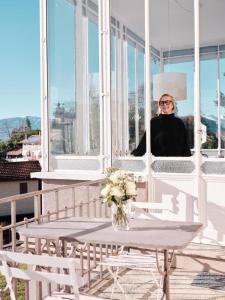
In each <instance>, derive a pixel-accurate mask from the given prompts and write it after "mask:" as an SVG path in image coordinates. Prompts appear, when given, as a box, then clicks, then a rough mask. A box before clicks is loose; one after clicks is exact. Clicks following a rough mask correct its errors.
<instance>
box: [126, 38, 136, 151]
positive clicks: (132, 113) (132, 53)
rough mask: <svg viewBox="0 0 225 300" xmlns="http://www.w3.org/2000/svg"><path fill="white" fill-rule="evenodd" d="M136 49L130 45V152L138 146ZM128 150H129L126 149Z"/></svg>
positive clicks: (128, 62)
mask: <svg viewBox="0 0 225 300" xmlns="http://www.w3.org/2000/svg"><path fill="white" fill-rule="evenodd" d="M135 63H136V61H135V47H134V46H133V45H132V44H130V43H128V47H127V72H128V74H127V76H128V120H129V121H128V122H129V125H128V128H129V150H130V151H132V150H133V149H134V148H135V146H136V138H135V136H136V135H135V133H136V132H135V112H136V111H135V108H136V95H137V94H136V76H135V75H136V74H135ZM126 150H128V149H126Z"/></svg>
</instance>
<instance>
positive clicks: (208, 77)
mask: <svg viewBox="0 0 225 300" xmlns="http://www.w3.org/2000/svg"><path fill="white" fill-rule="evenodd" d="M200 59H201V62H200V68H201V73H200V74H201V77H200V78H201V120H202V124H203V125H204V126H206V131H205V130H204V127H203V132H205V133H206V135H204V134H203V142H204V143H203V144H202V149H217V148H218V122H217V118H218V101H217V77H218V76H217V70H218V65H217V54H216V53H215V54H210V55H201V56H200ZM209 70H210V71H209ZM206 152H207V151H204V152H203V153H206ZM207 155H210V152H209V151H208V152H207Z"/></svg>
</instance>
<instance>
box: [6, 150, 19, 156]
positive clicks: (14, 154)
mask: <svg viewBox="0 0 225 300" xmlns="http://www.w3.org/2000/svg"><path fill="white" fill-rule="evenodd" d="M6 154H7V155H10V156H18V155H22V148H20V149H15V150H11V151H8V152H7V153H6Z"/></svg>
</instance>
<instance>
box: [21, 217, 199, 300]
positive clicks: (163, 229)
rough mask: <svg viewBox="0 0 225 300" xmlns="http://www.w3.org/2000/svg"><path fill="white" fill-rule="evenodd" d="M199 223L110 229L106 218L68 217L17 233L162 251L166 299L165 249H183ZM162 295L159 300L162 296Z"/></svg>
mask: <svg viewBox="0 0 225 300" xmlns="http://www.w3.org/2000/svg"><path fill="white" fill-rule="evenodd" d="M201 228H202V224H200V223H193V222H174V221H159V220H131V222H130V230H129V231H114V229H113V228H112V226H111V220H109V219H100V218H99V219H91V218H78V217H71V218H65V219H60V220H55V221H51V222H47V223H42V224H29V226H28V228H25V227H21V228H20V229H19V230H18V232H19V233H20V235H22V236H25V237H33V238H34V237H35V238H42V239H49V240H53V239H55V240H61V241H63V242H64V241H67V242H74V241H76V242H80V243H88V244H116V245H123V246H127V247H138V248H146V249H156V250H162V251H163V252H164V274H163V275H164V280H163V292H164V296H163V298H164V297H165V299H167V300H169V299H170V291H169V275H170V265H169V264H168V256H169V251H170V250H172V251H175V250H177V249H183V248H185V247H186V246H187V245H188V244H189V243H190V242H191V241H192V240H193V239H194V237H195V236H196V235H197V234H198V232H199V231H200V230H201ZM163 298H162V299H163Z"/></svg>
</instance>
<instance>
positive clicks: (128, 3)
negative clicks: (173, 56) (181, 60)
mask: <svg viewBox="0 0 225 300" xmlns="http://www.w3.org/2000/svg"><path fill="white" fill-rule="evenodd" d="M168 7H169V9H168ZM111 10H112V15H114V16H115V17H117V18H119V19H120V20H121V21H123V22H124V23H125V24H127V26H128V27H129V28H130V29H131V30H132V31H134V32H135V33H136V34H138V35H139V36H141V37H142V38H144V0H111ZM150 39H151V44H152V45H153V46H154V47H155V48H157V49H159V50H160V49H163V50H168V49H169V47H170V48H171V50H172V49H184V48H189V47H193V46H194V0H150ZM200 44H201V46H208V45H217V44H225V0H200Z"/></svg>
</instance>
